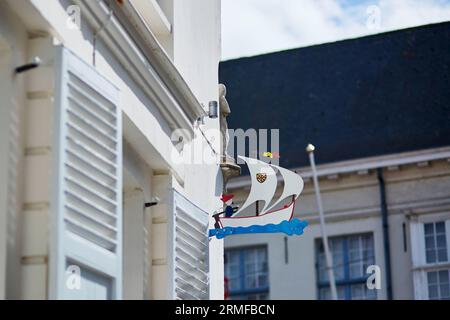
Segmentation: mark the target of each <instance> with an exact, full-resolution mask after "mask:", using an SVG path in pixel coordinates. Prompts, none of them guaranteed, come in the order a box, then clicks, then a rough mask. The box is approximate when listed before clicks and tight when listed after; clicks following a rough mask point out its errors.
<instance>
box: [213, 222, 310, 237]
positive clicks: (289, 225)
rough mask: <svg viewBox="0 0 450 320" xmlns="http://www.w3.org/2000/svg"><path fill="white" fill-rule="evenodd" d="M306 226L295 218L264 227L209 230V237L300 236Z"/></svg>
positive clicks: (305, 223) (306, 224)
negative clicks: (275, 234)
mask: <svg viewBox="0 0 450 320" xmlns="http://www.w3.org/2000/svg"><path fill="white" fill-rule="evenodd" d="M307 226H308V221H301V220H299V219H297V218H295V219H292V220H291V221H286V220H285V221H283V222H281V223H280V224H266V225H264V226H259V225H254V226H249V227H236V228H234V227H225V228H222V229H210V230H209V236H210V237H214V236H215V237H216V238H217V239H223V238H225V237H227V236H231V235H234V234H249V233H279V232H280V233H285V234H287V235H288V236H292V235H298V236H300V235H302V234H303V231H304V229H305V228H306V227H307Z"/></svg>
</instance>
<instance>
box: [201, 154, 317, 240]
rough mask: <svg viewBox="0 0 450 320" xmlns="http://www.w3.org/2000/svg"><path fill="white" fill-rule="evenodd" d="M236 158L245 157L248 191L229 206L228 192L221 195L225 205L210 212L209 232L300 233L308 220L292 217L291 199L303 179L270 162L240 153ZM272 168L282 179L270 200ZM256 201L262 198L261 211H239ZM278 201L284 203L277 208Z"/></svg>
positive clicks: (274, 183) (274, 180)
mask: <svg viewBox="0 0 450 320" xmlns="http://www.w3.org/2000/svg"><path fill="white" fill-rule="evenodd" d="M239 158H240V159H242V160H243V161H245V163H246V164H247V166H248V168H249V171H250V177H251V189H250V193H249V195H248V197H247V199H246V200H245V202H244V204H243V205H242V206H241V207H240V208H233V207H231V198H232V196H222V201H224V202H225V203H226V204H227V208H226V210H225V211H223V212H219V213H215V214H214V215H213V217H214V219H215V224H214V229H210V230H209V236H210V237H214V236H215V237H217V238H218V239H222V238H225V237H226V236H230V235H234V234H248V233H285V234H287V235H289V236H291V235H301V234H303V229H304V228H305V227H306V226H307V225H308V223H307V222H306V221H300V220H299V219H292V218H293V215H294V208H295V201H296V200H297V198H298V197H299V195H300V193H301V192H302V190H303V185H304V183H303V179H302V178H301V177H300V176H299V175H298V174H297V173H295V172H292V171H290V170H287V169H284V168H281V167H279V166H276V165H273V164H267V163H265V162H262V161H259V160H257V159H251V158H246V157H241V156H239ZM276 171H278V172H279V173H280V175H281V177H282V178H283V180H284V188H283V192H282V193H281V196H280V197H279V198H278V199H277V200H276V201H275V202H274V203H273V204H272V200H273V198H274V196H275V191H276V188H277V183H278V179H277V175H276ZM257 201H264V207H263V208H262V209H261V212H260V213H258V214H256V215H254V216H248V215H245V216H243V215H242V212H243V211H244V210H245V209H247V208H248V207H250V206H251V205H252V204H254V203H256V202H257ZM282 201H287V204H285V205H284V206H282V207H281V208H280V207H279V204H280V203H281V202H282ZM277 206H278V207H277Z"/></svg>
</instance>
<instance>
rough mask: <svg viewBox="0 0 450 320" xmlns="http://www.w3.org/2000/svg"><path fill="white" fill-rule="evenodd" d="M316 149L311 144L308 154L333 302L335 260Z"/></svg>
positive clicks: (334, 296) (334, 293)
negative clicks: (319, 176)
mask: <svg viewBox="0 0 450 320" xmlns="http://www.w3.org/2000/svg"><path fill="white" fill-rule="evenodd" d="M315 149H316V148H315V147H314V146H313V145H312V144H309V145H308V146H307V147H306V152H308V154H309V161H310V162H311V169H312V174H313V181H314V190H315V193H316V201H317V208H318V209H319V217H320V231H321V233H322V240H323V247H324V251H325V260H326V264H327V271H328V279H329V281H330V289H331V298H332V299H333V300H337V298H338V297H337V290H336V282H335V280H334V271H333V259H332V257H331V254H330V250H329V247H328V235H327V232H326V229H325V216H324V214H323V207H322V198H321V196H320V189H319V179H318V178H317V170H316V161H315V160H314V150H315Z"/></svg>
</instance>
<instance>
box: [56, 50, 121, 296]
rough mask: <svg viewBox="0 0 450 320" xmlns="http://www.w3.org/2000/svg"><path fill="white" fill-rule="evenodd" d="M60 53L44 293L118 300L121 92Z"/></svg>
mask: <svg viewBox="0 0 450 320" xmlns="http://www.w3.org/2000/svg"><path fill="white" fill-rule="evenodd" d="M58 50H59V53H58V55H57V57H58V58H57V61H56V70H57V77H56V79H57V82H56V88H55V112H54V116H55V119H54V132H53V134H54V137H55V140H54V150H53V152H54V163H53V166H52V168H53V170H54V172H53V177H54V181H53V187H54V190H53V193H52V197H53V198H52V201H51V205H52V210H51V212H52V226H51V232H52V239H51V246H52V248H51V252H50V298H53V299H78V298H80V299H120V298H121V295H122V277H121V274H122V118H121V110H120V108H119V90H118V89H117V88H116V87H115V86H114V85H113V84H111V83H110V82H109V81H108V80H107V79H105V78H103V77H102V76H101V75H100V74H98V73H97V71H96V70H95V69H94V68H93V67H91V66H90V65H88V64H86V63H85V62H83V61H82V60H80V59H79V58H78V57H77V56H76V55H75V54H73V53H72V52H70V51H69V50H67V49H64V48H62V47H60V48H58ZM78 276H79V278H76V277H78ZM78 279H79V281H78Z"/></svg>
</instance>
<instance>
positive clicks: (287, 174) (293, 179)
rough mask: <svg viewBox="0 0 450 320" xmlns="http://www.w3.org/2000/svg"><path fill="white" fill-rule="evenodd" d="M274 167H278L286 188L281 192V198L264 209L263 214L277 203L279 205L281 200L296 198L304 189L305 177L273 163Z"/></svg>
mask: <svg viewBox="0 0 450 320" xmlns="http://www.w3.org/2000/svg"><path fill="white" fill-rule="evenodd" d="M271 166H272V167H274V168H276V169H277V170H278V171H279V172H280V174H281V176H282V177H283V179H284V189H283V192H282V193H281V196H280V198H279V199H278V200H277V201H276V202H275V203H274V204H273V205H271V206H270V207H268V208H267V210H266V211H262V212H261V214H264V213H265V212H267V211H269V210H271V209H273V208H275V206H276V205H278V204H279V203H280V202H281V201H283V200H284V199H286V198H288V197H292V196H295V199H297V197H298V196H299V195H300V193H301V192H302V191H303V185H304V183H303V179H302V177H300V175H298V174H297V173H295V172H292V171H290V170H287V169H284V168H281V167H278V166H276V165H271Z"/></svg>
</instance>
